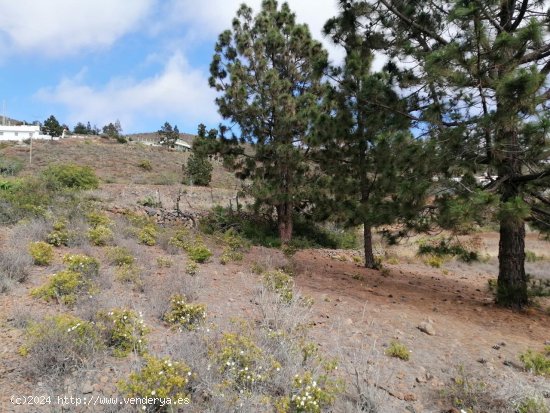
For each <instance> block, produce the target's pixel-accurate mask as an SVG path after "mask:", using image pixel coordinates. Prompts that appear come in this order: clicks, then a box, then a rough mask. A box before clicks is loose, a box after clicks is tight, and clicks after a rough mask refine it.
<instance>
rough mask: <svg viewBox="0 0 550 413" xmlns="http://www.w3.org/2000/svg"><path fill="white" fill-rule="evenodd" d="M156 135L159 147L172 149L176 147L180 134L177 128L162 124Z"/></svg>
mask: <svg viewBox="0 0 550 413" xmlns="http://www.w3.org/2000/svg"><path fill="white" fill-rule="evenodd" d="M157 134H158V135H159V139H160V144H161V145H164V146H168V147H169V148H173V147H174V146H175V145H176V141H177V140H178V138H179V134H180V133H179V130H178V127H177V126H175V127H174V128H172V125H170V123H168V122H164V125H162V127H161V128H160V130H159V131H158V132H157Z"/></svg>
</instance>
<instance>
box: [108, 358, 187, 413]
mask: <svg viewBox="0 0 550 413" xmlns="http://www.w3.org/2000/svg"><path fill="white" fill-rule="evenodd" d="M193 378H194V375H193V373H192V371H191V369H190V368H189V367H188V366H187V364H185V363H183V362H178V361H172V360H171V359H170V358H168V357H166V358H163V359H159V358H156V357H153V356H146V357H145V365H144V366H143V367H142V368H141V370H139V371H137V372H133V373H131V374H130V377H129V378H128V380H121V381H119V382H118V389H119V390H120V391H121V392H122V393H123V394H125V395H126V396H128V397H140V398H145V397H147V398H150V397H153V398H158V399H159V401H158V402H156V404H148V405H144V407H145V409H144V411H145V412H165V411H169V410H168V409H169V407H168V406H166V405H164V406H163V405H161V400H160V399H166V398H171V399H172V400H177V399H181V400H187V401H188V402H189V401H190V397H191V396H190V394H191V392H192V390H191V382H192V380H193Z"/></svg>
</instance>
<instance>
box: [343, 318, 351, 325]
mask: <svg viewBox="0 0 550 413" xmlns="http://www.w3.org/2000/svg"><path fill="white" fill-rule="evenodd" d="M352 324H353V320H352V319H351V318H346V319H345V320H344V325H346V326H350V325H352Z"/></svg>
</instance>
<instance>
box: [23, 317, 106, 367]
mask: <svg viewBox="0 0 550 413" xmlns="http://www.w3.org/2000/svg"><path fill="white" fill-rule="evenodd" d="M103 348H104V345H103V343H102V340H101V335H100V333H99V331H98V329H97V327H96V326H95V325H94V324H93V323H90V322H87V321H84V320H81V319H79V318H76V317H73V316H71V315H68V314H60V315H56V316H53V317H48V318H46V319H45V320H43V321H40V322H33V321H30V322H29V324H28V326H27V328H26V340H25V344H24V345H23V346H22V347H21V348H20V349H19V353H20V354H21V355H23V356H26V357H28V358H29V366H28V368H29V370H30V372H31V373H32V375H36V376H42V375H48V376H52V375H53V376H57V375H62V374H65V373H68V372H70V371H71V370H74V369H76V368H79V367H82V366H83V365H85V363H86V362H87V361H89V360H91V359H92V358H93V357H94V355H95V354H97V353H98V352H100V351H102V350H103Z"/></svg>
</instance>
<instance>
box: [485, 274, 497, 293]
mask: <svg viewBox="0 0 550 413" xmlns="http://www.w3.org/2000/svg"><path fill="white" fill-rule="evenodd" d="M487 286H488V288H489V292H491V293H493V294H496V292H497V289H498V280H497V279H496V278H489V279H488V280H487Z"/></svg>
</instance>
